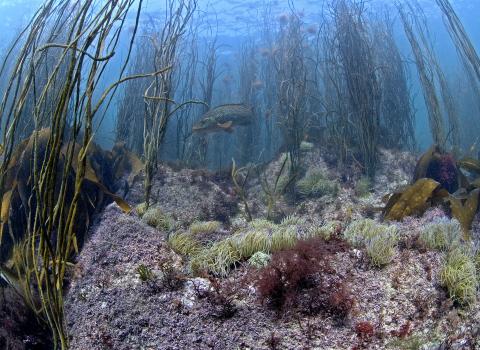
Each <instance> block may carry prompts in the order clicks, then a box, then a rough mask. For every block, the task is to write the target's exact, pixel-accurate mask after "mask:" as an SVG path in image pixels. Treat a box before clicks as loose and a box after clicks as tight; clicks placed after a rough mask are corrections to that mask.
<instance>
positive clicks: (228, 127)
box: [217, 120, 233, 132]
mask: <svg viewBox="0 0 480 350" xmlns="http://www.w3.org/2000/svg"><path fill="white" fill-rule="evenodd" d="M217 126H218V127H219V128H221V129H222V130H224V131H226V132H232V131H233V129H232V121H231V120H230V121H228V122H225V123H217Z"/></svg>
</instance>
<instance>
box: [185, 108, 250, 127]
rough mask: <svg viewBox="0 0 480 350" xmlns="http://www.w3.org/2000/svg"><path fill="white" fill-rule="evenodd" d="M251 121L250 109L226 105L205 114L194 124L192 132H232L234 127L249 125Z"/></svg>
mask: <svg viewBox="0 0 480 350" xmlns="http://www.w3.org/2000/svg"><path fill="white" fill-rule="evenodd" d="M252 121H253V112H252V109H251V108H249V107H247V106H245V105H243V104H226V105H221V106H218V107H216V108H214V109H211V110H209V111H208V112H207V113H205V114H204V115H203V116H202V118H201V119H200V121H199V122H198V123H196V124H195V125H194V126H193V128H192V131H193V132H206V133H209V132H218V131H226V132H233V127H234V126H245V125H250V124H251V123H252Z"/></svg>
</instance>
